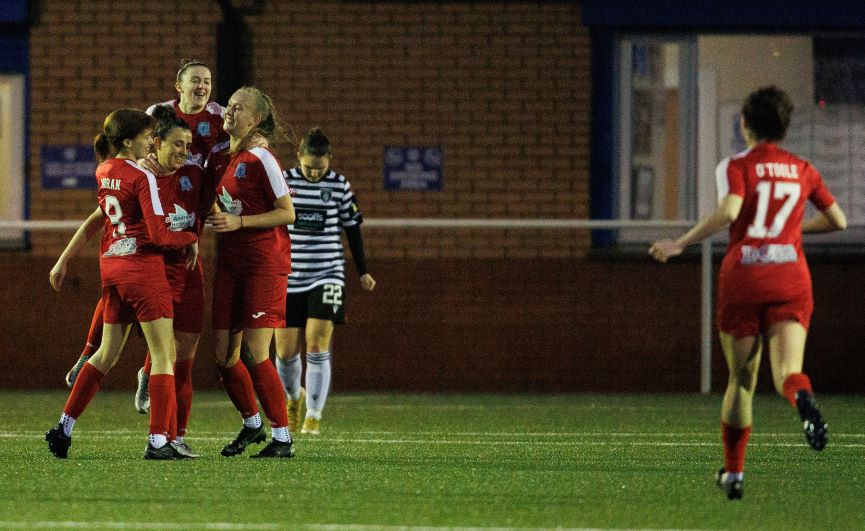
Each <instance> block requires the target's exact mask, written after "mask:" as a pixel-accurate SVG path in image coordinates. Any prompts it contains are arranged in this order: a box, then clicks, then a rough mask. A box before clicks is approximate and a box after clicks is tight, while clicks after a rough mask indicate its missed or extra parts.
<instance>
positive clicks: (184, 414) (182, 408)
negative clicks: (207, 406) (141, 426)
mask: <svg viewBox="0 0 865 531" xmlns="http://www.w3.org/2000/svg"><path fill="white" fill-rule="evenodd" d="M192 361H193V360H180V361H178V362H177V363H175V364H174V389H175V391H176V392H177V435H180V436H181V437H183V436H184V435H186V428H187V427H188V426H189V412H190V410H191V409H192Z"/></svg>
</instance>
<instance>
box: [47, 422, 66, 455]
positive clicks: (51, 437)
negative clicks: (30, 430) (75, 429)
mask: <svg viewBox="0 0 865 531" xmlns="http://www.w3.org/2000/svg"><path fill="white" fill-rule="evenodd" d="M45 440H46V441H48V449H49V450H50V451H51V453H52V454H54V457H59V458H60V459H66V456H67V454H68V453H69V447H70V446H72V437H67V436H66V435H65V434H64V433H63V424H60V423H59V422H58V423H57V425H56V426H54V427H53V428H51V429H50V430H48V431H46V432H45Z"/></svg>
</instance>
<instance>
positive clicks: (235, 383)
mask: <svg viewBox="0 0 865 531" xmlns="http://www.w3.org/2000/svg"><path fill="white" fill-rule="evenodd" d="M219 374H220V375H221V376H222V386H223V387H224V388H225V393H226V394H227V395H228V398H230V399H231V403H232V404H234V407H235V408H237V410H238V411H239V412H240V416H241V417H243V418H249V417H251V416H253V415H255V414H256V413H258V406H257V405H256V403H255V391H254V390H253V388H252V379H251V378H250V377H249V371H247V370H246V365H244V364H243V362H240V361H238V362H237V363H235V364H234V365H233V366H231V367H219ZM283 409H284V408H283Z"/></svg>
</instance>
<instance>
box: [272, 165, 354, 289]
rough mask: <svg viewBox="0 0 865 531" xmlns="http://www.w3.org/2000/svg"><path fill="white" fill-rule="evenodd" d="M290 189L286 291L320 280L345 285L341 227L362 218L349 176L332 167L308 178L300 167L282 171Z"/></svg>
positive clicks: (307, 287)
mask: <svg viewBox="0 0 865 531" xmlns="http://www.w3.org/2000/svg"><path fill="white" fill-rule="evenodd" d="M284 175H285V181H286V183H287V184H288V188H289V190H291V191H292V201H293V203H294V211H295V221H294V225H289V226H288V232H289V233H290V234H291V274H290V275H289V276H288V293H302V292H304V291H309V290H311V289H313V288H315V287H318V286H320V285H322V284H338V285H340V286H345V258H344V256H343V248H342V229H343V227H351V226H353V225H357V224H359V223H361V222H362V221H363V216H362V214H361V212H360V210H358V208H357V199H356V197H355V195H354V193H353V192H352V191H351V184H350V183H349V182H348V180H347V179H346V178H345V177H344V176H342V175H340V174H338V173H336V172H334V171H332V170H328V172H327V174H326V175H325V176H324V177H322V178H321V179H320V180H319V181H318V182H314V183H313V182H309V181H308V180H306V179H305V178H304V177H303V174H302V173H301V171H300V168H292V169H291V170H289V171H286V172H284Z"/></svg>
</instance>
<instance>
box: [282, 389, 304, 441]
mask: <svg viewBox="0 0 865 531" xmlns="http://www.w3.org/2000/svg"><path fill="white" fill-rule="evenodd" d="M305 405H306V389H304V388H303V387H301V388H300V397H299V398H298V399H297V400H292V399H291V398H289V399H288V400H287V401H286V403H285V411H286V413H288V431H290V432H297V430H299V429H300V426H301V424H300V423H301V422H302V421H303V412H304V409H303V407H304V406H305Z"/></svg>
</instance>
